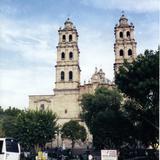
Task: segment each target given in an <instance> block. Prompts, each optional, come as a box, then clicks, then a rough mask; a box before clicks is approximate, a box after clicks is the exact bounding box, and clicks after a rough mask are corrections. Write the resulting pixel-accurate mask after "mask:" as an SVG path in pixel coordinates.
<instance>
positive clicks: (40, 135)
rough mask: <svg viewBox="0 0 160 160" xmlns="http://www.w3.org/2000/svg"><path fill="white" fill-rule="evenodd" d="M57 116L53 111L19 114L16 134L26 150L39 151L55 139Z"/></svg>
mask: <svg viewBox="0 0 160 160" xmlns="http://www.w3.org/2000/svg"><path fill="white" fill-rule="evenodd" d="M56 130H57V126H56V115H55V114H53V113H52V112H51V111H27V112H22V113H21V114H19V116H18V117H17V120H16V132H15V133H16V134H15V138H17V139H18V140H19V141H20V142H21V144H22V146H23V147H24V148H26V149H31V148H33V147H34V149H35V150H36V151H37V149H38V148H39V147H40V146H42V147H43V146H44V145H45V144H46V143H47V142H49V141H51V140H52V138H54V137H55V133H56Z"/></svg>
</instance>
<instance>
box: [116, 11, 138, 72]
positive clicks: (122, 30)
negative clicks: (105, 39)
mask: <svg viewBox="0 0 160 160" xmlns="http://www.w3.org/2000/svg"><path fill="white" fill-rule="evenodd" d="M114 34H115V43H114V52H115V63H114V72H115V73H116V72H118V71H119V67H120V66H121V65H122V64H123V63H124V59H126V60H127V62H129V63H132V62H133V60H134V59H135V58H136V45H137V42H136V41H135V37H134V26H133V23H130V24H128V19H127V18H126V17H125V15H124V13H122V16H121V17H120V19H119V23H118V24H116V26H115V28H114Z"/></svg>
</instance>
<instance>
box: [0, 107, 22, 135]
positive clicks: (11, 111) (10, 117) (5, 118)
mask: <svg viewBox="0 0 160 160" xmlns="http://www.w3.org/2000/svg"><path fill="white" fill-rule="evenodd" d="M1 112H2V110H1ZM21 112H22V110H20V109H17V108H14V107H13V108H11V107H9V108H7V109H6V110H4V111H3V112H2V113H1V118H0V123H1V131H2V136H3V137H13V136H14V135H15V130H16V127H15V123H16V118H17V116H18V115H19V114H20V113H21Z"/></svg>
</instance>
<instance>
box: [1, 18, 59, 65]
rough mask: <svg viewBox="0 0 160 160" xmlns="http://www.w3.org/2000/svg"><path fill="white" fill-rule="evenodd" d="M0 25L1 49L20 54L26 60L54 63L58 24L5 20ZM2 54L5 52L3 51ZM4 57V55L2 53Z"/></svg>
mask: <svg viewBox="0 0 160 160" xmlns="http://www.w3.org/2000/svg"><path fill="white" fill-rule="evenodd" d="M2 24H3V25H1V26H0V41H1V43H0V50H3V51H4V50H6V51H8V52H9V51H10V56H11V57H12V56H14V55H13V54H12V53H13V52H14V53H15V54H18V55H20V56H21V57H22V58H24V59H26V61H27V60H28V61H31V62H36V61H38V62H43V63H48V64H51V63H52V59H54V58H55V57H53V55H54V54H53V53H52V52H55V49H56V48H55V44H54V43H56V41H57V39H56V38H57V35H56V32H55V30H56V31H57V28H58V26H57V25H56V24H38V25H37V24H34V23H33V24H32V25H30V24H26V23H22V22H21V23H19V22H17V21H11V20H3V21H2ZM1 54H5V53H2V52H1ZM1 57H2V55H1Z"/></svg>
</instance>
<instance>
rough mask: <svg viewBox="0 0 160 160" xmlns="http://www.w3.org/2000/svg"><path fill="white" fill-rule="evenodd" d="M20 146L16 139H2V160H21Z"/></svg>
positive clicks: (0, 151)
mask: <svg viewBox="0 0 160 160" xmlns="http://www.w3.org/2000/svg"><path fill="white" fill-rule="evenodd" d="M20 154H21V150H20V145H19V143H18V142H17V141H16V140H15V139H14V138H0V160H20Z"/></svg>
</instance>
